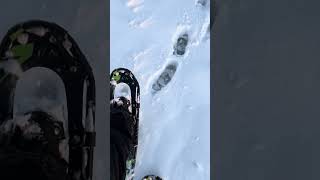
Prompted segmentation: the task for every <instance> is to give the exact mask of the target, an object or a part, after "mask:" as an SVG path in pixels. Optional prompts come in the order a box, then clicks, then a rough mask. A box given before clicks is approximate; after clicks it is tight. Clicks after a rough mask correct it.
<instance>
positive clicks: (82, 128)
mask: <svg viewBox="0 0 320 180" xmlns="http://www.w3.org/2000/svg"><path fill="white" fill-rule="evenodd" d="M37 68H40V69H42V70H43V69H46V70H47V71H48V72H49V74H50V73H51V74H56V75H57V76H58V77H59V78H60V79H61V81H62V84H63V85H64V91H65V97H66V102H65V104H66V105H64V106H63V108H65V112H64V113H61V114H64V116H65V117H66V118H65V119H64V120H63V119H62V120H61V118H59V117H58V116H59V115H56V113H54V112H56V110H52V111H50V108H48V107H51V106H47V107H42V105H44V104H45V105H44V106H46V105H48V104H46V103H45V102H46V101H45V102H44V104H41V103H40V104H38V105H31V106H32V108H29V109H28V108H25V107H22V106H23V103H22V102H21V103H19V105H15V103H16V102H17V97H16V96H17V94H19V93H18V92H19V90H18V89H17V86H19V84H20V81H21V80H22V79H23V78H24V76H27V75H26V74H28V72H30V71H32V70H34V69H37ZM0 69H1V70H0V99H1V102H0V126H1V128H4V130H3V131H2V132H5V133H1V137H0V138H1V141H0V149H6V147H13V149H15V150H14V151H19V152H21V153H27V154H28V153H29V154H33V155H35V156H42V157H43V156H44V154H43V153H46V152H47V151H45V152H42V153H41V152H37V148H32V146H30V145H28V146H27V148H26V146H21V144H24V143H22V142H27V143H29V144H37V145H40V144H41V145H43V144H46V146H48V148H47V149H48V153H49V154H51V155H53V157H54V158H49V160H50V161H52V162H54V161H55V159H57V161H58V160H59V161H60V160H61V161H64V166H59V167H61V168H62V169H63V171H64V172H65V173H66V177H67V178H68V179H71V180H89V179H92V172H93V152H94V151H93V150H94V146H95V129H94V124H95V123H94V119H95V82H94V77H93V73H92V70H91V67H90V65H89V63H88V62H87V60H86V58H85V56H84V55H83V54H82V52H81V51H80V49H79V47H78V45H77V44H76V42H75V41H74V40H73V39H72V37H71V36H70V35H69V34H68V33H67V32H66V31H65V30H64V29H63V28H61V27H59V26H58V25H56V24H53V23H49V22H45V21H28V22H24V23H21V24H18V25H16V26H14V27H13V28H11V29H10V30H9V31H8V33H7V34H6V35H5V37H4V38H3V40H2V42H1V44H0ZM42 76H43V74H42V75H38V76H36V75H35V76H33V77H32V78H34V79H37V78H40V79H37V80H36V81H34V82H32V78H31V80H30V78H29V81H28V83H31V84H29V85H28V84H27V85H26V86H27V87H26V89H28V86H35V87H36V86H37V85H38V86H39V87H42V89H45V87H46V86H45V85H43V86H42V85H41V83H39V82H42V83H43V82H46V81H45V80H41V78H42ZM30 81H31V82H30ZM33 83H34V84H36V85H32V84H33ZM17 84H18V85H17ZM22 84H23V83H22ZM49 84H50V83H49ZM50 87H51V86H50V85H49V86H47V90H44V91H47V92H43V91H42V90H41V91H36V92H35V93H34V94H33V95H35V97H38V98H39V97H45V96H46V95H45V94H46V93H48V92H50ZM52 87H55V86H52ZM22 88H24V87H23V86H22ZM35 89H37V88H35ZM40 89H41V88H40ZM20 91H21V90H20ZM22 91H23V90H22ZM30 92H31V91H30ZM51 92H55V89H54V90H52V89H51ZM22 94H23V93H22ZM53 94H55V93H53ZM55 97H56V96H55V95H53V96H52V97H50V93H49V99H51V100H52V99H55ZM25 98H26V99H28V97H25ZM18 99H20V97H19V98H18ZM30 99H32V98H29V100H30ZM40 99H41V98H40ZM34 102H39V101H32V100H30V101H26V102H25V105H24V106H28V105H30V104H32V103H33V104H34ZM49 104H50V103H49ZM54 107H56V106H54ZM27 109H28V110H29V111H30V112H24V111H26V110H27ZM48 111H50V112H48ZM17 114H19V116H21V115H22V117H23V115H24V116H25V117H28V116H27V115H29V116H30V115H31V117H30V118H19V116H18V115H17ZM56 119H58V120H56ZM8 127H9V128H8ZM10 127H11V128H10ZM12 127H19V128H12ZM8 129H9V131H6V130H8ZM36 130H38V132H35V131H36ZM62 130H63V131H62ZM17 133H18V134H19V136H17ZM28 137H32V138H31V140H30V141H27V140H28ZM63 140H64V141H65V142H66V143H64V146H65V147H64V146H62V145H61V141H63ZM18 142H19V143H18ZM57 144H59V148H57V146H58V145H57ZM35 147H36V146H35ZM61 149H67V151H68V152H67V153H65V154H68V155H63V153H61V152H60V151H61ZM7 152H11V151H7ZM50 157H51V156H50ZM8 161H10V159H8ZM51 168H52V166H50V167H48V166H45V168H44V170H51ZM44 174H46V175H48V176H50V177H51V176H54V173H49V172H47V173H44ZM52 179H54V178H52Z"/></svg>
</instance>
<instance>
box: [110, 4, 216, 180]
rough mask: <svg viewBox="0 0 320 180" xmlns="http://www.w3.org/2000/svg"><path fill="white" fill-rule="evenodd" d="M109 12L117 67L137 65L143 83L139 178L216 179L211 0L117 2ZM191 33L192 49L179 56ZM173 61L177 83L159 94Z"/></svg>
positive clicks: (135, 69)
mask: <svg viewBox="0 0 320 180" xmlns="http://www.w3.org/2000/svg"><path fill="white" fill-rule="evenodd" d="M110 10H111V14H110V16H111V17H110V28H111V29H110V38H111V40H110V47H111V50H110V52H111V55H110V56H111V59H110V68H111V69H110V71H112V70H113V69H116V68H118V67H124V68H128V69H130V70H132V72H133V73H134V74H135V76H136V78H137V79H138V81H139V83H140V88H141V112H140V124H139V146H138V154H137V164H136V169H135V171H136V176H135V179H141V178H142V177H143V176H145V175H147V174H156V175H159V176H161V177H162V178H164V179H165V180H177V179H179V180H188V179H190V180H194V179H197V180H207V179H210V111H209V109H210V40H209V35H210V34H209V32H208V29H209V24H210V1H209V0H208V1H205V0H196V1H195V0H188V1H185V0H176V1H171V0H162V1H151V0H128V1H125V0H112V1H111V6H110ZM184 33H187V34H188V36H189V42H188V45H187V48H186V52H185V54H184V55H183V56H176V55H173V47H174V44H175V43H176V41H177V38H178V37H179V36H181V35H182V34H184ZM172 63H176V64H177V70H176V72H175V73H174V75H173V77H172V79H171V81H170V82H169V83H168V84H167V85H166V86H165V87H164V88H162V89H161V90H160V91H158V92H157V93H152V84H153V83H154V82H155V81H156V79H157V78H158V77H159V75H160V74H161V73H162V71H163V70H164V69H165V67H166V66H167V65H168V64H172Z"/></svg>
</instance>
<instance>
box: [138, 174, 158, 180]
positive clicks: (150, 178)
mask: <svg viewBox="0 0 320 180" xmlns="http://www.w3.org/2000/svg"><path fill="white" fill-rule="evenodd" d="M142 180H162V179H161V178H160V177H159V176H155V175H149V176H145V177H144V178H142Z"/></svg>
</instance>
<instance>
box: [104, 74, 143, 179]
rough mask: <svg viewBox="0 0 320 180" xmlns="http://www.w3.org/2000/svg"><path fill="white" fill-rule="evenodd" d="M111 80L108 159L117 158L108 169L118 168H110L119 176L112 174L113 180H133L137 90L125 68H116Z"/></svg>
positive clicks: (137, 117) (138, 104)
mask: <svg viewBox="0 0 320 180" xmlns="http://www.w3.org/2000/svg"><path fill="white" fill-rule="evenodd" d="M110 78H111V79H110V87H111V95H110V106H111V107H110V110H111V123H110V125H111V158H116V157H117V162H115V163H114V165H111V168H115V167H116V166H119V169H120V170H113V169H112V171H113V172H118V173H120V174H118V175H115V176H117V177H120V178H112V179H126V180H132V179H133V177H134V167H135V161H136V152H137V146H138V125H139V108H140V87H139V83H138V81H137V79H136V78H135V76H134V75H133V74H132V72H131V71H129V70H128V69H125V68H118V69H115V70H114V71H113V72H112V73H111V77H110ZM123 85H125V86H123ZM119 86H123V87H122V91H123V89H125V91H127V92H126V93H124V94H123V92H122V94H121V93H119V92H118V90H117V88H118V87H119ZM125 87H126V88H125ZM120 91H121V90H120ZM117 94H119V95H117ZM115 164H117V165H115ZM121 172H125V173H126V174H121Z"/></svg>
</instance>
